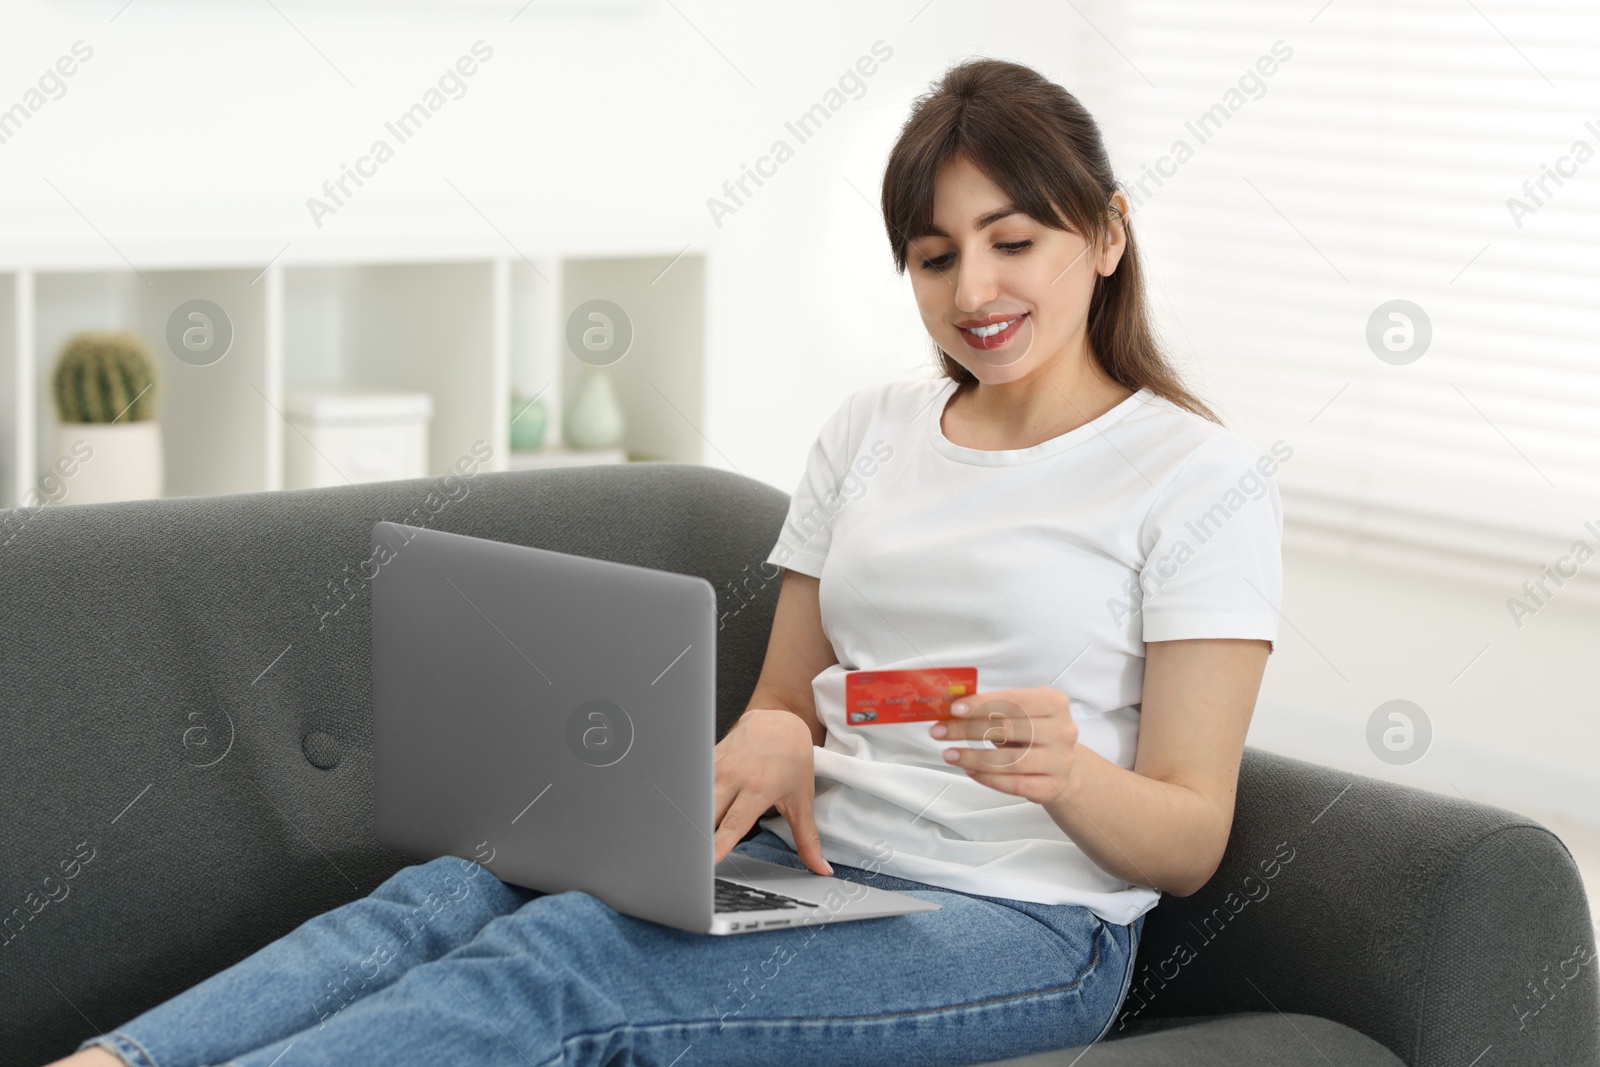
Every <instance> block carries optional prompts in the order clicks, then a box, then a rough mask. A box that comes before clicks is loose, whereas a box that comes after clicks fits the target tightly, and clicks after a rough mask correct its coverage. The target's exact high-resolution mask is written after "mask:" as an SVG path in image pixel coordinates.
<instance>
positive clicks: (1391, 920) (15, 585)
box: [0, 463, 1600, 1067]
mask: <svg viewBox="0 0 1600 1067" xmlns="http://www.w3.org/2000/svg"><path fill="white" fill-rule="evenodd" d="M786 502H787V500H786V497H785V496H784V494H783V493H781V492H778V491H776V490H774V489H772V488H770V487H768V486H765V485H761V484H758V483H755V482H752V481H750V480H748V479H745V478H743V477H740V476H737V475H734V474H730V473H727V472H723V471H718V470H714V469H711V468H705V467H699V466H694V465H687V464H670V463H650V464H634V465H625V466H603V467H583V468H557V469H550V470H536V471H522V472H512V473H500V474H491V473H481V474H478V475H476V476H475V477H473V478H471V479H459V478H456V479H447V480H436V479H420V480H416V481H403V482H389V483H381V484H376V485H360V486H346V487H342V488H337V489H319V490H305V491H295V492H282V493H252V494H240V495H232V496H220V497H208V498H187V499H173V500H160V501H139V502H127V503H120V504H102V505H84V506H78V507H70V508H67V507H52V508H44V509H42V510H37V511H28V510H20V509H13V510H10V511H0V542H3V544H0V687H3V688H0V714H3V716H4V728H5V732H4V737H5V764H4V766H5V774H4V775H3V777H0V794H3V797H4V818H5V826H6V835H5V838H6V845H5V847H4V848H3V849H0V892H3V893H4V894H5V896H4V901H3V904H0V907H3V909H4V930H3V933H0V939H3V943H0V974H3V976H4V991H5V995H4V996H3V997H0V1057H3V1059H4V1062H5V1063H6V1064H20V1065H32V1064H38V1063H42V1062H45V1061H47V1060H49V1059H52V1058H54V1057H57V1056H61V1055H65V1054H66V1053H68V1052H70V1051H71V1050H72V1049H73V1048H74V1047H75V1046H76V1045H77V1043H78V1042H79V1041H80V1040H82V1039H83V1038H84V1037H85V1036H87V1035H89V1034H91V1033H95V1032H98V1031H101V1030H107V1029H111V1028H113V1027H114V1026H116V1025H118V1024H120V1023H122V1022H124V1021H125V1020H127V1019H128V1018H130V1017H132V1016H133V1015H135V1014H137V1013H138V1012H139V1011H141V1010H143V1009H144V1008H146V1007H149V1006H150V1005H152V1004H155V1003H157V1002H159V1001H162V1000H164V999H166V998H167V997H170V996H172V995H173V994H176V993H178V992H179V991H181V990H183V989H185V988H186V987H188V986H190V985H192V984H193V983H195V982H197V981H199V980H200V979H202V978H204V977H206V976H207V975H209V974H212V973H213V972H215V971H217V970H219V969H220V968H222V967H224V966H226V965H228V964H231V963H233V962H234V961H236V960H238V959H240V958H242V957H243V956H245V955H247V954H249V953H250V952H251V951H253V950H254V949H256V948H257V947H259V946H260V945H262V944H263V943H265V942H267V941H270V940H271V939H273V938H276V937H278V936H280V935H282V934H284V933H286V932H287V931H289V930H290V929H292V928H293V927H295V926H296V925H297V924H299V923H300V922H301V921H302V920H304V919H306V918H308V917H309V916H311V915H313V914H316V913H318V912H322V911H325V910H327V909H329V908H332V907H334V906H336V905H338V904H341V903H343V902H345V901H347V900H350V899H352V898H354V897H356V896H358V895H360V894H364V893H366V892H368V891H369V890H371V889H372V888H373V887H374V886H376V885H377V884H378V883H379V882H380V881H382V880H383V879H384V878H386V877H387V876H389V875H390V874H392V873H393V872H394V871H395V870H396V869H397V868H399V867H401V866H402V865H404V864H406V863H409V862H412V860H411V859H410V858H408V857H405V856H401V855H397V854H394V853H391V852H387V851H385V850H384V849H382V848H380V847H379V846H378V845H377V843H376V842H375V841H374V839H373V825H372V817H373V811H372V764H371V730H372V727H371V718H370V713H371V707H370V703H371V701H370V697H371V688H370V686H371V679H370V677H369V667H370V659H369V654H370V646H369V641H370V621H371V615H370V606H371V598H370V596H369V595H368V579H367V576H366V575H365V574H364V573H363V571H364V568H363V567H362V566H361V564H362V561H363V560H365V559H366V558H367V556H368V555H369V552H370V547H369V546H370V531H371V526H372V524H373V522H375V521H376V520H379V519H390V520H394V521H398V522H408V523H412V524H415V525H429V526H433V527H435V528H439V529H445V530H450V531H455V532H458V533H464V534H471V535H475V536H479V537H488V538H494V539H497V540H503V541H512V542H518V543H522V544H529V545H537V546H541V547H544V548H551V549H556V550H558V551H562V552H571V553H577V554H583V555H591V556H598V557H603V558H608V559H614V560H620V561H623V562H627V563H634V564H640V565H644V566H650V567H658V568H661V569H665V570H673V571H679V572H683V573H689V574H696V575H700V576H702V577H704V578H706V579H707V580H709V581H710V582H711V583H712V585H713V586H714V587H715V588H716V589H717V590H718V596H719V609H720V611H721V614H722V624H721V629H720V631H719V633H718V650H717V657H718V669H719V673H718V687H717V714H718V719H719V725H720V728H721V729H726V727H727V726H728V725H729V724H730V723H731V721H732V720H733V719H734V718H735V717H737V715H738V714H739V713H740V712H741V711H742V710H743V708H744V706H745V704H746V702H747V700H748V698H749V695H750V692H751V690H752V688H753V686H754V684H755V681H756V675H757V672H758V671H759V669H760V665H761V659H762V656H763V655H764V653H765V648H766V639H767V633H768V629H769V627H770V624H771V619H772V613H773V609H774V606H775V603H776V598H777V592H778V587H779V579H778V577H776V576H770V575H768V574H766V573H765V572H766V571H767V570H768V568H766V567H765V565H764V564H763V562H762V561H763V560H764V558H765V556H766V554H767V552H768V550H769V549H770V547H771V545H772V543H773V540H774V538H775V537H776V534H777V531H778V528H779V525H780V523H781V521H782V518H783V514H784V509H785V506H786ZM719 733H720V731H719ZM1594 952H1595V940H1594V932H1593V928H1592V925H1591V918H1590V915H1589V909H1588V904H1587V902H1586V900H1585V897H1584V894H1583V891H1582V888H1581V883H1580V881H1579V876H1578V871H1577V868H1576V867H1575V865H1574V864H1573V861H1572V857H1571V856H1570V855H1569V854H1568V852H1567V850H1566V849H1565V847H1563V845H1562V844H1561V842H1560V841H1559V840H1558V839H1557V838H1556V837H1554V836H1553V835H1552V834H1551V833H1550V832H1549V831H1548V830H1546V829H1545V828H1543V827H1542V826H1540V825H1539V824H1537V823H1535V822H1533V821H1532V820H1529V819H1527V818H1525V817H1523V816H1520V815H1517V814H1515V813H1514V812H1510V811H1504V810H1501V809H1499V808H1493V807H1488V806H1485V805H1483V804H1476V803H1471V802H1468V801H1465V800H1460V799H1455V798H1452V797H1448V796H1439V795H1435V794H1432V793H1427V792H1422V791H1419V790H1415V789H1407V788H1402V787H1399V786H1396V785H1392V784H1386V783H1384V782H1381V781H1378V780H1374V779H1371V778H1366V777H1362V776H1358V775H1352V774H1348V773H1345V772H1342V771H1335V770H1331V769H1329V768H1326V767H1321V766H1318V765H1315V764H1312V763H1306V762H1301V761H1297V760H1293V759H1288V758H1285V757H1282V756H1278V755H1274V754H1271V753H1268V752H1265V751H1261V750H1257V749H1254V748H1251V749H1247V750H1246V753H1245V759H1244V764H1243V768H1242V771H1241V774H1240V783H1239V794H1238V811H1237V814H1236V816H1235V820H1234V826H1233V835H1232V838H1231V839H1230V842H1229V846H1228V852H1227V856H1226V858H1225V859H1224V861H1223V864H1222V867H1221V869H1220V870H1218V872H1217V874H1216V876H1215V877H1214V878H1213V879H1212V880H1211V882H1210V884H1209V885H1207V886H1206V887H1205V888H1204V889H1203V890H1202V891H1200V892H1199V893H1197V894H1195V895H1193V896H1191V897H1187V898H1175V897H1167V898H1164V899H1163V900H1162V902H1161V904H1160V905H1159V906H1158V907H1157V908H1156V909H1155V911H1154V912H1152V913H1151V914H1150V916H1149V918H1148V920H1147V922H1146V926H1145V932H1144V939H1143V943H1142V944H1141V946H1140V951H1139V956H1138V970H1137V975H1136V978H1135V981H1134V987H1133V990H1132V992H1131V993H1130V995H1129V998H1128V1002H1127V1004H1126V1005H1125V1008H1124V1011H1123V1013H1122V1016H1121V1017H1120V1018H1119V1020H1118V1022H1117V1024H1116V1025H1114V1026H1113V1029H1112V1031H1111V1034H1110V1035H1109V1036H1108V1037H1107V1039H1106V1040H1105V1041H1103V1042H1101V1043H1100V1045H1099V1046H1098V1047H1095V1048H1093V1049H1092V1050H1090V1051H1089V1052H1088V1053H1087V1055H1084V1056H1083V1057H1082V1059H1081V1060H1079V1056H1080V1054H1081V1053H1083V1052H1084V1050H1082V1049H1068V1050H1061V1051H1058V1052H1054V1053H1050V1054H1046V1055H1039V1056H1033V1057H1029V1058H1027V1059H1024V1060H1017V1061H1012V1062H1014V1063H1016V1064H1019V1065H1020V1064H1030V1065H1031V1064H1037V1065H1043V1064H1057V1065H1062V1067H1065V1065H1068V1064H1073V1063H1078V1062H1081V1063H1082V1064H1084V1065H1085V1067H1091V1065H1109V1064H1187V1065H1202V1067H1203V1065H1211V1064H1217V1065H1221V1064H1228V1065H1257V1064H1261V1065H1265V1064H1309V1063H1315V1064H1324V1063H1326V1064H1337V1065H1339V1067H1355V1065H1366V1064H1371V1065H1378V1064H1389V1065H1392V1064H1401V1063H1404V1064H1410V1065H1412V1067H1468V1065H1475V1067H1500V1065H1508V1064H1519V1065H1541V1064H1549V1065H1552V1067H1555V1065H1561V1067H1573V1065H1579V1064H1595V1063H1600V1053H1597V1046H1600V996H1597V987H1600V983H1597V980H1596V972H1597V970H1600V968H1597V966H1596V960H1595V956H1594ZM1579 961H1583V962H1579ZM1574 968H1576V971H1577V973H1576V974H1573V975H1569V974H1567V973H1566V972H1569V971H1572V970H1573V969H1574ZM1536 1008H1539V1009H1541V1010H1538V1011H1537V1012H1535V1010H1534V1009H1536ZM753 1067H759V1065H753Z"/></svg>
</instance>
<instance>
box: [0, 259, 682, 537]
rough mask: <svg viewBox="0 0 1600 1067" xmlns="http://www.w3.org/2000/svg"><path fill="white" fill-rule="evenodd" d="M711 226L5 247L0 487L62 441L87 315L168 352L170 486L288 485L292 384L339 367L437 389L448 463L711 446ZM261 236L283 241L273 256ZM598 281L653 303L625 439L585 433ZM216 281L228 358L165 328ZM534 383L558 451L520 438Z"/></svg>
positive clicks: (610, 457) (440, 451)
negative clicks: (702, 237)
mask: <svg viewBox="0 0 1600 1067" xmlns="http://www.w3.org/2000/svg"><path fill="white" fill-rule="evenodd" d="M698 240H699V238H698V235H685V234H653V235H649V236H648V237H647V238H641V237H639V236H637V235H635V236H634V237H633V238H632V239H631V240H626V241H625V240H622V239H611V240H595V239H590V240H587V241H577V240H572V239H563V238H561V237H559V236H552V235H549V234H528V233H509V234H507V236H506V237H505V238H502V237H501V236H499V235H497V234H493V233H490V234H488V235H487V236H484V235H479V234H471V233H463V234H453V233H440V232H429V233H418V234H414V235H410V236H407V235H405V234H403V233H384V234H382V235H371V236H365V237H362V236H347V237H342V238H338V239H330V238H321V237H319V238H318V239H316V240H314V241H313V240H304V241H300V242H291V243H290V244H289V246H288V247H287V248H284V249H283V250H282V251H281V253H280V254H278V255H276V256H274V255H273V254H272V252H271V249H274V248H278V247H280V246H282V245H283V241H282V239H281V238H278V239H276V240H275V239H274V238H272V237H270V236H263V235H259V234H257V235H245V236H240V235H233V236H229V237H224V236H206V237H195V238H190V239H179V240H172V239H151V240H149V241H146V242H144V248H143V249H140V248H139V247H138V245H137V244H130V245H124V246H123V247H124V249H125V250H126V251H128V255H129V259H127V260H125V259H124V258H123V256H122V253H121V252H119V251H118V250H117V249H115V248H113V247H111V246H110V245H109V244H107V243H106V242H104V241H99V242H91V241H86V240H81V239H77V238H74V239H72V240H70V241H56V242H49V243H40V244H38V245H37V246H33V247H18V246H15V245H12V246H9V247H0V506H7V507H9V506H13V505H16V504H19V503H24V502H26V501H25V500H24V497H25V495H27V494H28V492H29V490H30V489H34V488H36V487H37V486H38V484H39V478H40V475H41V474H42V473H43V472H44V471H46V470H47V469H48V468H49V467H50V466H51V464H52V463H53V462H54V461H55V459H56V457H55V456H54V455H53V454H52V450H53V447H54V444H53V443H54V440H55V426H56V416H55V408H54V404H53V401H52V398H51V396H50V374H51V370H52V368H53V366H54V361H55V357H56V353H57V352H58V351H59V350H60V348H61V345H62V342H63V341H64V340H65V339H66V338H67V337H68V336H69V335H70V334H72V333H74V332H76V331H78V330H83V329H126V330H132V331H134V332H136V333H138V334H139V335H140V336H141V337H143V339H144V340H145V342H146V343H147V344H148V346H149V348H150V351H151V354H152V356H153V357H154V358H155V360H156V361H157V382H158V385H157V389H158V395H157V398H156V413H157V417H158V419H159V420H160V424H161V434H162V447H163V452H164V461H165V472H166V473H165V482H166V489H165V493H166V495H168V496H192V495H201V494H210V493H236V492H250V491H256V490H267V489H281V488H282V487H283V457H284V435H285V434H289V433H295V432H296V431H295V430H294V429H293V428H291V427H290V426H288V425H287V423H286V421H285V419H284V417H283V414H282V412H283V397H284V393H285V391H286V390H288V389H294V388H300V387H306V386H321V385H330V386H334V385H337V386H348V387H357V388H376V389H400V390H407V391H416V392H425V393H427V394H429V395H430V396H431V397H432V398H433V405H434V409H433V420H432V425H431V427H430V432H429V449H428V453H429V454H428V468H429V473H430V474H433V475H443V474H445V473H447V472H448V471H449V470H450V469H451V468H452V467H453V466H454V464H455V462H456V460H457V459H458V458H460V457H462V456H466V455H469V454H470V453H471V452H472V446H473V444H474V442H476V441H480V440H481V441H484V442H487V443H488V444H490V445H491V446H492V447H493V450H494V451H493V456H492V458H491V459H490V461H489V463H488V468H489V469H490V470H507V469H514V468H520V467H528V466H548V465H551V464H558V463H563V462H596V461H617V460H619V459H645V460H673V461H683V462H693V463H698V462H701V461H702V456H701V447H702V443H703V439H702V437H701V435H700V432H699V429H698V427H699V426H700V425H701V424H702V422H703V409H704V402H705V396H706V389H705V383H704V368H705V358H704V354H705V303H706V295H705V294H706V289H705V281H706V264H705V253H704V249H703V247H702V246H701V245H699V244H698V243H697V242H698ZM242 248H243V249H248V248H261V249H266V250H268V251H267V252H266V254H265V255H264V256H262V257H261V258H260V259H259V260H252V259H250V258H247V257H243V256H241V255H240V253H239V249H242ZM519 250H520V251H519ZM535 250H537V253H536V254H535ZM525 252H526V253H527V254H526V255H525V254H524V253H525ZM130 260H131V262H130ZM596 298H603V299H606V300H609V301H611V302H613V303H615V304H617V305H619V306H620V307H622V308H623V310H624V311H625V312H626V313H627V314H628V316H629V318H630V319H631V320H632V325H633V331H634V339H633V343H632V346H631V348H630V349H629V351H628V353H627V355H626V356H625V357H624V358H623V359H621V360H620V361H618V362H617V363H615V364H612V365H611V366H609V367H607V368H606V371H605V372H606V373H607V374H609V375H610V376H611V378H612V381H613V383H614V385H615V388H616V392H617V395H618V399H619V402H620V403H621V405H622V408H623V413H624V418H625V421H626V426H627V429H626V433H625V436H624V439H623V442H622V445H621V447H620V448H619V449H614V450H595V451H593V452H575V453H572V454H567V453H566V451H565V450H564V449H563V448H562V446H561V441H562V440H563V437H562V422H563V419H562V416H563V414H564V413H565V411H566V409H567V407H568V405H570V404H571V403H572V401H573V399H574V397H575V395H576V391H577V389H578V387H579V385H580V384H581V383H582V380H583V376H584V375H585V374H588V373H592V369H591V368H590V367H589V365H588V364H586V363H584V362H583V361H581V360H579V359H578V358H577V357H575V356H574V355H572V354H571V353H570V352H569V351H568V350H567V345H566V340H565V335H566V321H567V317H568V316H569V315H570V314H571V312H572V310H573V309H574V308H576V307H578V306H579V305H580V304H582V303H583V302H585V301H587V300H590V299H596ZM195 299H205V300H210V301H212V302H214V303H216V304H217V305H218V306H220V307H221V308H222V309H223V310H224V311H225V312H226V313H227V315H228V317H229V319H230V320H231V322H232V326H233V333H234V338H233V343H232V347H231V348H230V349H229V351H228V353H227V355H226V356H225V357H223V358H222V359H221V360H219V361H217V362H216V363H213V364H210V365H208V366H194V365H192V364H190V363H186V362H184V361H182V360H180V359H178V358H177V357H176V356H175V355H173V354H172V353H171V352H170V351H169V350H168V348H167V343H166V324H167V319H168V317H169V316H170V315H171V313H172V311H173V310H174V309H175V308H177V307H178V305H180V304H182V303H184V302H186V301H189V300H195ZM514 382H515V383H516V385H517V386H518V387H519V389H520V390H521V391H523V392H526V393H528V394H529V395H532V394H534V393H539V392H540V390H541V389H542V390H543V392H542V394H541V399H542V401H543V404H544V407H545V410H546V412H547V414H548V423H547V426H546V433H545V442H546V444H545V450H544V451H543V452H540V453H531V454H522V453H517V454H513V453H511V451H510V448H509V425H510V420H511V416H512V411H511V402H512V401H511V394H512V388H513V383H514Z"/></svg>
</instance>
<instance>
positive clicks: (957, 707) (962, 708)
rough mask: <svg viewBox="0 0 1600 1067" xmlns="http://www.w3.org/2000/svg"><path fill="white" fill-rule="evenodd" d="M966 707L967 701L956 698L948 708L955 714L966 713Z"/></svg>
mask: <svg viewBox="0 0 1600 1067" xmlns="http://www.w3.org/2000/svg"><path fill="white" fill-rule="evenodd" d="M968 707H969V705H968V704H967V702H966V701H965V700H958V701H956V702H955V704H954V705H953V706H952V707H951V708H950V710H951V711H953V712H955V713H956V714H957V715H965V714H966V713H967V710H968Z"/></svg>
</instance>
